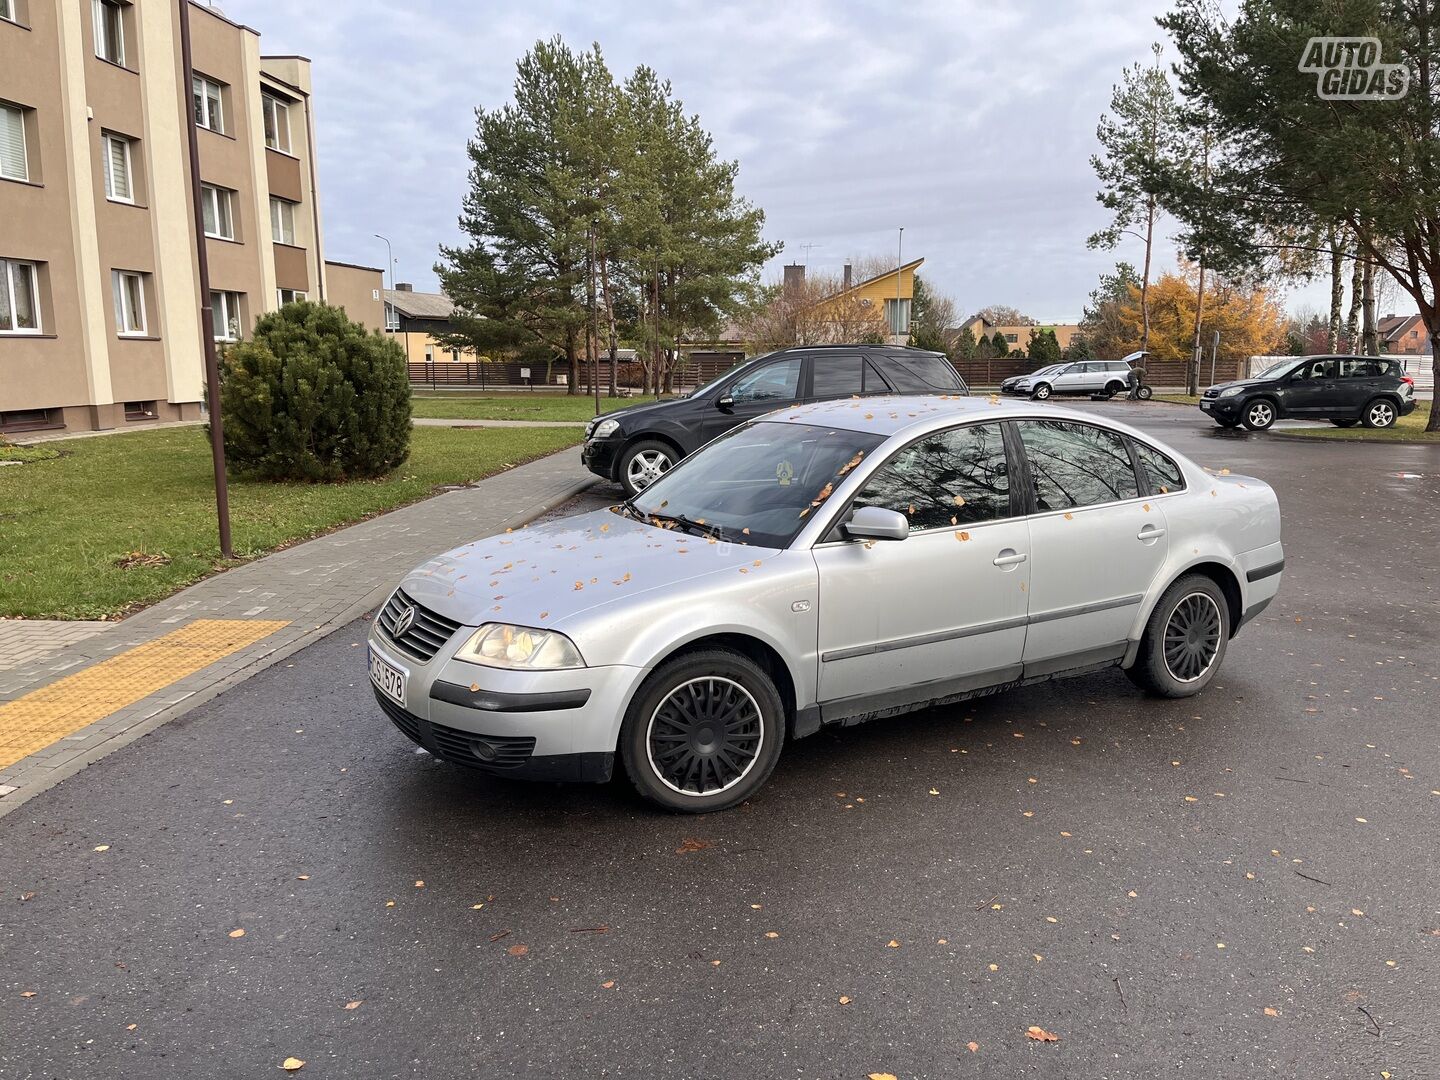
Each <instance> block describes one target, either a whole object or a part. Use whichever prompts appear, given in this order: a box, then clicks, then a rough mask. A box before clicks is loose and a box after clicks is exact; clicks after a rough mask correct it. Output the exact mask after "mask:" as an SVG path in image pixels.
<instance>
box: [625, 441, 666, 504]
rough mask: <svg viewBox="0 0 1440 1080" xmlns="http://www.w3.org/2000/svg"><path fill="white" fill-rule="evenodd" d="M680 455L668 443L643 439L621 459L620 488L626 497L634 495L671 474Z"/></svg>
mask: <svg viewBox="0 0 1440 1080" xmlns="http://www.w3.org/2000/svg"><path fill="white" fill-rule="evenodd" d="M677 460H679V455H677V454H676V453H675V451H674V450H673V449H672V448H671V447H670V446H669V445H667V444H666V443H662V442H660V441H658V440H656V439H642V440H641V441H640V442H637V443H635V444H634V445H633V446H631V447H629V448H628V449H627V450H626V451H625V453H624V454H623V455H621V458H620V486H621V487H623V488H624V489H625V494H626V495H634V494H635V493H636V492H639V491H644V490H645V489H646V488H647V487H649V486H650V485H651V484H653V483H654V482H655V481H656V480H659V479H660V477H661V476H663V475H664V474H665V473H667V472H669V471H670V469H671V468H672V467H673V466H674V465H675V462H676V461H677Z"/></svg>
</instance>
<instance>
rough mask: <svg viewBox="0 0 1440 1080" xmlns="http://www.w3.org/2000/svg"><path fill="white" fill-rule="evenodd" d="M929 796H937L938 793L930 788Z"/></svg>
mask: <svg viewBox="0 0 1440 1080" xmlns="http://www.w3.org/2000/svg"><path fill="white" fill-rule="evenodd" d="M930 794H931V795H939V794H940V792H938V791H936V790H935V789H934V788H933V787H932V788H931V789H930Z"/></svg>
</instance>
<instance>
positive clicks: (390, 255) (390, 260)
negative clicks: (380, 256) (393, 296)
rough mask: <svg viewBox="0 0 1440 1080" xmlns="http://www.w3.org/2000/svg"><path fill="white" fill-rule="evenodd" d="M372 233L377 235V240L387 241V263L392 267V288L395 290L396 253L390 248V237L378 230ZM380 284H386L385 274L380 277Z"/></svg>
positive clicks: (374, 235)
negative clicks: (382, 234)
mask: <svg viewBox="0 0 1440 1080" xmlns="http://www.w3.org/2000/svg"><path fill="white" fill-rule="evenodd" d="M370 235H371V236H373V237H375V239H376V240H384V241H385V265H386V266H388V267H389V268H390V288H391V289H392V290H393V289H394V288H395V253H394V252H393V251H391V250H390V240H389V238H388V237H384V236H381V235H380V234H379V233H378V232H377V233H371V234H370ZM380 284H382V285H383V284H385V277H384V275H383V274H382V275H381V277H380Z"/></svg>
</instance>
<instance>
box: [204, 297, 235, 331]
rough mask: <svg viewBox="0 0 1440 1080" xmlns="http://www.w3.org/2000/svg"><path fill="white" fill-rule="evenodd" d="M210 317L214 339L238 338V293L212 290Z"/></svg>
mask: <svg viewBox="0 0 1440 1080" xmlns="http://www.w3.org/2000/svg"><path fill="white" fill-rule="evenodd" d="M210 312H211V314H210V318H211V323H212V326H213V330H214V334H215V340H216V341H239V340H240V294H239V293H235V292H212V293H211V294H210Z"/></svg>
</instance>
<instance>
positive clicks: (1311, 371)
mask: <svg viewBox="0 0 1440 1080" xmlns="http://www.w3.org/2000/svg"><path fill="white" fill-rule="evenodd" d="M1335 368H1336V360H1335V358H1334V357H1333V356H1327V357H1326V358H1325V359H1323V360H1312V361H1311V362H1310V363H1308V364H1306V365H1304V366H1303V367H1302V368H1301V369H1300V370H1299V371H1297V372H1295V378H1297V379H1333V378H1335Z"/></svg>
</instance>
